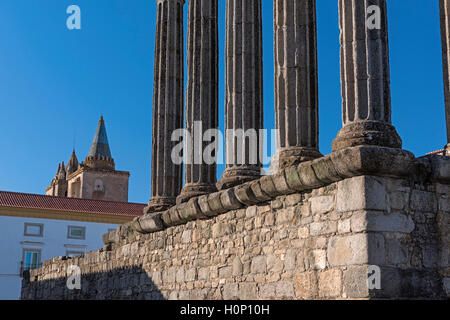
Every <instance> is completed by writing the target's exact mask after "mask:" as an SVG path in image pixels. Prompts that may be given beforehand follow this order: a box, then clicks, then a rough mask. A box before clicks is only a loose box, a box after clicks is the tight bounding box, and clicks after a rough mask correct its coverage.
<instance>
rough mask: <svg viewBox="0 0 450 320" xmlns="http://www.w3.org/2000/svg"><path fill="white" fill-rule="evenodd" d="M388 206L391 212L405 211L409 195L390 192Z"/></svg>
mask: <svg viewBox="0 0 450 320" xmlns="http://www.w3.org/2000/svg"><path fill="white" fill-rule="evenodd" d="M389 205H390V206H391V209H392V210H399V211H401V210H406V209H407V208H408V205H409V193H407V192H402V191H392V192H390V193H389Z"/></svg>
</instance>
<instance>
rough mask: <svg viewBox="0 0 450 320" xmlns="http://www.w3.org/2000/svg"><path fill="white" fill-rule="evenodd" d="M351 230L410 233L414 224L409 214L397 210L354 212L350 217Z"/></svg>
mask: <svg viewBox="0 0 450 320" xmlns="http://www.w3.org/2000/svg"><path fill="white" fill-rule="evenodd" d="M351 228H352V231H353V232H362V231H381V232H400V233H411V232H412V231H413V230H414V229H415V224H414V221H413V219H412V218H411V216H407V215H404V214H402V213H399V212H392V213H383V212H379V211H367V212H356V213H354V214H353V216H352V218H351Z"/></svg>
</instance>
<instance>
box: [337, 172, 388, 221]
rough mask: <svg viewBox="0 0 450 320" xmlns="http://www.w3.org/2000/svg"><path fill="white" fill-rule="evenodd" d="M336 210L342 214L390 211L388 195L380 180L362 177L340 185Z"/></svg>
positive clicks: (341, 182)
mask: <svg viewBox="0 0 450 320" xmlns="http://www.w3.org/2000/svg"><path fill="white" fill-rule="evenodd" d="M336 208H337V210H338V211H340V212H347V211H357V210H381V211H387V210H388V202H387V193H386V188H385V185H384V183H383V181H382V180H381V179H379V178H375V177H370V176H361V177H355V178H351V179H346V180H343V181H340V182H339V183H338V192H337V199H336Z"/></svg>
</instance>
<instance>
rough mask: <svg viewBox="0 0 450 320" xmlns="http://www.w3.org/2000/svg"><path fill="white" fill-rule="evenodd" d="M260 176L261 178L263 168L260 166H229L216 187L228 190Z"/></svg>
mask: <svg viewBox="0 0 450 320" xmlns="http://www.w3.org/2000/svg"><path fill="white" fill-rule="evenodd" d="M259 178H261V168H260V167H258V166H234V167H229V168H227V169H226V170H225V172H224V173H223V175H222V179H221V180H220V181H219V182H218V183H217V185H216V187H217V189H218V190H226V189H229V188H233V187H235V186H238V185H241V184H243V183H246V182H249V181H253V180H256V179H259Z"/></svg>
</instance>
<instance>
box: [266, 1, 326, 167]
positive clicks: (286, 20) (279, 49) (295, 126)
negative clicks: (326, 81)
mask: <svg viewBox="0 0 450 320" xmlns="http://www.w3.org/2000/svg"><path fill="white" fill-rule="evenodd" d="M316 29H317V28H316V1H315V0H300V1H284V0H277V1H275V2H274V46H275V119H276V121H275V122H276V128H277V129H278V130H279V136H280V137H279V138H280V150H279V155H278V157H279V168H281V169H283V168H287V167H289V166H293V165H296V164H298V163H300V162H302V161H310V160H313V159H315V158H318V157H321V156H322V155H321V154H320V152H319V151H318V132H319V124H318V104H319V103H318V80H317V78H318V77H317V31H316Z"/></svg>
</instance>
